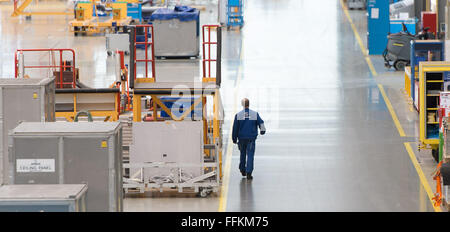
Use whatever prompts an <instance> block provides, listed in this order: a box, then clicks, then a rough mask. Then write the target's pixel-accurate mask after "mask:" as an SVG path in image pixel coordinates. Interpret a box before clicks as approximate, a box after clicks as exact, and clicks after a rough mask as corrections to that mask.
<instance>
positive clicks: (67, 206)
mask: <svg viewBox="0 0 450 232" xmlns="http://www.w3.org/2000/svg"><path fill="white" fill-rule="evenodd" d="M86 191H87V185H85V184H52V185H30V184H29V185H5V186H2V187H0V212H85V211H86Z"/></svg>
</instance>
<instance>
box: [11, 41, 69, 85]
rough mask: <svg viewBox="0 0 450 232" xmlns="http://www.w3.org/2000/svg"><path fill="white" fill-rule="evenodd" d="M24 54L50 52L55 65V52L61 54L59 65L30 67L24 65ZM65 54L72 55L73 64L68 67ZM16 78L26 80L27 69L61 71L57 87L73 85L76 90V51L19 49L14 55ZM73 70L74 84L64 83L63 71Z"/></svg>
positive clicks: (67, 49) (66, 49)
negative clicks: (64, 58) (25, 72)
mask: <svg viewBox="0 0 450 232" xmlns="http://www.w3.org/2000/svg"><path fill="white" fill-rule="evenodd" d="M24 52H49V54H50V57H49V59H50V58H52V59H53V63H55V59H54V52H57V53H59V65H56V64H49V65H28V66H26V65H25V64H24V57H23V54H24ZM64 52H69V53H71V54H72V63H71V64H69V65H67V63H65V61H64V60H63V55H64ZM14 67H15V68H14V71H15V72H14V76H15V78H24V71H25V69H26V68H30V69H39V68H42V69H59V78H58V77H56V78H55V85H56V87H57V88H58V87H59V88H63V86H64V85H72V87H73V88H76V68H75V51H74V50H73V49H69V48H45V49H17V50H16V52H15V53H14ZM69 68H70V69H71V70H72V71H73V82H64V80H63V71H65V70H66V69H69Z"/></svg>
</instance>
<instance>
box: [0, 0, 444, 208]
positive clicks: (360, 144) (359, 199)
mask: <svg viewBox="0 0 450 232" xmlns="http://www.w3.org/2000/svg"><path fill="white" fill-rule="evenodd" d="M318 6H320V7H318ZM0 9H1V11H0V13H1V15H0V17H1V22H0V25H1V27H0V32H1V43H0V51H1V52H2V53H1V56H2V59H1V60H0V73H1V74H2V77H13V75H14V65H13V64H14V62H13V57H14V51H15V49H18V48H37V47H40V48H43V47H51V48H66V47H67V48H74V49H75V50H76V51H77V66H78V67H79V68H80V79H81V81H82V82H83V83H85V84H87V85H89V86H92V87H106V86H108V85H109V84H110V83H112V82H113V81H114V69H113V68H109V67H111V66H112V65H113V62H114V61H113V60H112V58H108V57H107V55H106V51H105V44H104V38H103V37H101V36H99V37H74V36H73V34H71V33H70V32H69V31H68V27H67V23H68V21H69V20H70V19H68V18H65V17H61V16H52V17H41V18H39V17H35V18H33V19H32V20H31V21H26V20H25V19H24V18H15V19H12V18H10V17H9V13H10V12H11V9H12V8H11V6H10V3H0ZM214 11H217V8H216V7H210V8H208V10H207V12H206V13H205V14H204V16H202V17H203V18H202V20H203V19H204V21H202V22H201V24H207V23H212V22H213V21H214V19H216V18H217V12H214ZM214 15H216V17H214ZM364 15H365V12H363V11H350V12H349V15H348V16H349V17H350V18H351V19H352V22H353V23H354V27H352V25H351V23H350V22H349V18H348V17H347V15H346V14H345V11H344V10H343V8H342V6H341V3H340V2H339V1H338V0H320V2H319V1H311V0H281V1H280V0H277V1H275V0H249V1H246V5H245V26H244V27H243V28H242V30H240V31H239V30H228V31H227V30H225V31H224V34H223V39H224V43H223V61H222V62H223V63H222V68H223V81H222V83H223V84H222V88H221V92H222V101H223V103H224V108H225V113H226V118H225V119H226V120H225V124H224V142H225V144H224V148H225V149H224V153H223V159H224V160H225V161H226V162H225V163H224V166H223V169H224V181H223V186H224V187H223V189H222V192H221V193H220V194H218V195H217V196H211V197H208V198H195V197H182V198H175V197H150V198H148V197H147V198H143V197H128V198H126V199H125V200H124V208H125V211H218V210H219V211H232V212H235V211H433V210H435V209H434V208H433V206H432V204H431V201H430V199H429V196H430V189H429V188H430V187H429V186H431V191H432V190H433V187H432V186H433V185H434V182H433V181H432V179H431V173H432V172H433V168H434V166H435V163H433V161H432V158H431V155H430V154H429V152H428V151H422V152H420V153H419V152H418V151H417V146H418V143H417V140H418V139H417V137H418V115H417V112H416V111H414V110H413V109H412V107H411V105H410V104H409V103H408V101H407V98H406V97H405V94H404V92H403V90H402V89H403V84H404V82H403V81H404V79H403V73H402V72H394V71H389V70H387V69H385V68H384V66H383V62H382V58H381V57H379V56H371V57H367V56H365V55H364V53H363V52H362V51H361V47H363V48H365V47H367V45H366V44H365V40H366V37H365V34H366V31H367V29H366V23H365V16H364ZM49 25H52V26H49ZM355 35H358V36H359V37H360V38H361V39H362V42H361V43H359V41H358V39H357V37H355ZM194 63H195V62H194ZM368 64H369V65H368ZM372 64H373V65H372ZM184 65H187V66H189V67H188V68H186V69H184V68H180V67H182V66H179V65H178V66H176V67H173V65H172V66H171V64H170V63H169V64H168V63H164V62H160V64H159V66H158V64H157V69H158V67H159V68H160V70H161V71H160V72H159V73H160V74H161V75H162V77H161V78H163V79H164V75H168V76H170V77H167V78H169V79H170V78H172V77H173V78H176V77H179V76H183V75H185V74H184V73H183V72H186V70H189V72H191V71H192V70H194V71H193V72H196V69H195V65H197V64H195V65H194V66H191V65H188V64H184ZM372 67H373V68H372ZM157 73H158V72H157ZM186 73H187V72H186ZM186 75H188V74H186ZM194 76H195V75H194ZM189 78H191V77H189ZM192 78H195V77H192ZM243 97H247V98H249V99H250V108H252V109H253V110H256V111H258V112H259V113H260V115H261V117H262V118H263V119H264V120H265V124H266V128H267V134H266V135H264V136H260V137H259V138H258V140H257V143H256V155H255V170H254V172H253V176H254V179H253V180H251V181H250V180H247V179H245V178H242V177H241V175H240V172H239V171H238V164H239V150H238V149H237V147H236V146H235V145H233V144H232V143H230V141H231V140H230V132H231V130H230V129H231V123H232V121H231V119H232V118H233V115H234V114H235V113H236V112H237V111H239V110H241V106H240V99H242V98H243ZM390 106H392V108H391V107H390ZM390 108H391V110H390ZM393 115H395V116H394V117H393ZM393 118H398V121H396V120H393ZM399 128H401V129H399ZM401 130H403V131H404V134H405V135H404V136H401V133H399V131H401ZM408 147H411V148H412V149H410V150H409V151H410V152H408V149H407V148H408ZM414 158H415V159H417V160H418V163H419V168H421V169H420V171H418V169H417V167H416V166H414V163H413V162H412V161H413V160H414ZM423 173H424V175H423V176H424V177H422V178H421V177H420V175H421V174H423ZM424 186H425V187H424Z"/></svg>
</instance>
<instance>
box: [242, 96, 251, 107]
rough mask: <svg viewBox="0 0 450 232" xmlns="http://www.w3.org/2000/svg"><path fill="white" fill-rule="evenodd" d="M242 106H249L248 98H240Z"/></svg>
mask: <svg viewBox="0 0 450 232" xmlns="http://www.w3.org/2000/svg"><path fill="white" fill-rule="evenodd" d="M242 106H243V107H244V108H249V107H250V101H249V100H248V98H244V99H242Z"/></svg>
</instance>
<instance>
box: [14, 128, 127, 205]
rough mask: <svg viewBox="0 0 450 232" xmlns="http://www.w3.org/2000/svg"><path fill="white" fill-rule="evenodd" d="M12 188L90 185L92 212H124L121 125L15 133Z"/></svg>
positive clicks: (89, 193) (45, 129) (21, 129)
mask: <svg viewBox="0 0 450 232" xmlns="http://www.w3.org/2000/svg"><path fill="white" fill-rule="evenodd" d="M10 154H11V161H10V167H11V171H12V173H11V183H13V184H81V183H87V184H88V186H89V191H88V193H87V211H90V212H92V211H122V204H123V203H122V199H123V196H122V129H121V125H120V123H119V122H80V123H73V122H53V123H32V122H24V123H21V124H20V125H19V126H17V127H16V128H15V129H14V130H12V131H11V133H10Z"/></svg>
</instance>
